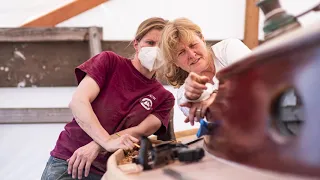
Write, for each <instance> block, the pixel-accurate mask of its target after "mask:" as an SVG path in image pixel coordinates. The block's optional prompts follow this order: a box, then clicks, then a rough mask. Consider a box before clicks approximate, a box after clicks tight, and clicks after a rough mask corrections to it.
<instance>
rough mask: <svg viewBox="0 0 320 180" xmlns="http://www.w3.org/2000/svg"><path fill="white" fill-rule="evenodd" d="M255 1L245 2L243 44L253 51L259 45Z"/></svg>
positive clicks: (257, 10) (247, 0)
mask: <svg viewBox="0 0 320 180" xmlns="http://www.w3.org/2000/svg"><path fill="white" fill-rule="evenodd" d="M256 2H257V1H256V0H246V13H245V28H244V43H245V44H246V45H247V46H248V47H249V48H250V49H253V48H255V47H257V46H258V45H259V39H258V36H259V8H258V7H257V6H256Z"/></svg>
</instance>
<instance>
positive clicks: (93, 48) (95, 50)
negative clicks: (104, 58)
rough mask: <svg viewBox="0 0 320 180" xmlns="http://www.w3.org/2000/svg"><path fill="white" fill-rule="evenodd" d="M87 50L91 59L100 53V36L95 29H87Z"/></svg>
mask: <svg viewBox="0 0 320 180" xmlns="http://www.w3.org/2000/svg"><path fill="white" fill-rule="evenodd" d="M89 48H90V56H91V57H92V56H95V55H97V54H99V53H100V52H101V51H102V48H101V35H100V33H99V30H98V28H97V27H90V28H89Z"/></svg>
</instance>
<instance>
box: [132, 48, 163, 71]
mask: <svg viewBox="0 0 320 180" xmlns="http://www.w3.org/2000/svg"><path fill="white" fill-rule="evenodd" d="M138 58H139V60H140V62H141V64H142V66H143V67H145V68H147V69H148V70H149V71H150V72H151V71H153V70H156V69H159V68H160V67H161V66H162V65H163V64H164V61H163V59H162V58H160V49H159V48H158V47H142V48H141V49H140V51H139V53H138Z"/></svg>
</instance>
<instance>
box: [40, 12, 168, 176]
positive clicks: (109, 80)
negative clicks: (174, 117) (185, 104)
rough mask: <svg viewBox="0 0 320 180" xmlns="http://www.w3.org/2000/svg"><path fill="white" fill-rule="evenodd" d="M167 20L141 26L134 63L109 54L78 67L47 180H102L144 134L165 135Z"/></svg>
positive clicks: (106, 53) (95, 57)
mask: <svg viewBox="0 0 320 180" xmlns="http://www.w3.org/2000/svg"><path fill="white" fill-rule="evenodd" d="M166 23H167V21H166V20H164V19H162V18H149V19H147V20H145V21H143V22H142V23H141V24H140V26H139V27H138V30H137V33H136V36H135V39H134V41H133V47H134V49H135V52H136V53H135V55H134V57H133V59H128V58H124V57H122V56H120V55H117V54H116V53H114V52H111V51H104V52H101V53H100V54H98V55H96V56H94V57H92V58H90V59H89V60H87V61H86V62H84V63H83V64H81V65H79V66H78V67H77V68H76V69H75V76H76V78H77V81H78V83H79V85H78V87H77V88H76V90H75V92H74V94H73V97H72V100H71V102H70V105H69V107H70V109H71V110H72V113H73V115H74V118H73V119H72V121H71V122H69V123H67V124H66V126H65V128H64V130H63V131H62V132H61V133H60V136H59V138H58V140H57V142H56V145H55V147H54V149H53V150H52V151H51V153H50V158H49V160H48V162H47V165H46V167H45V170H44V172H43V174H42V178H41V179H42V180H49V179H64V180H65V179H75V178H78V179H82V178H83V179H91V180H93V179H101V177H102V175H103V174H104V173H105V172H106V162H107V160H108V157H109V156H110V155H111V153H112V152H114V151H116V150H117V149H130V148H133V146H134V144H135V143H137V142H138V138H139V137H141V136H149V135H152V134H156V135H159V134H162V133H165V131H166V128H167V126H168V122H169V117H170V110H171V109H172V107H173V106H174V97H173V95H172V94H171V93H170V92H169V91H167V90H166V89H165V88H164V87H163V85H162V84H161V83H159V82H158V81H157V80H156V79H155V72H156V71H157V69H158V68H159V67H160V66H161V65H162V63H161V62H159V58H157V54H158V52H159V50H158V48H157V45H158V42H159V40H160V35H161V31H162V29H163V28H164V26H165V24H166Z"/></svg>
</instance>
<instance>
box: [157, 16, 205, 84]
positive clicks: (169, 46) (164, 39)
mask: <svg viewBox="0 0 320 180" xmlns="http://www.w3.org/2000/svg"><path fill="white" fill-rule="evenodd" d="M194 34H196V35H197V36H199V37H200V38H201V39H203V35H202V31H201V28H200V27H199V26H198V25H196V24H194V23H193V22H192V21H191V20H189V19H187V18H178V19H176V20H174V21H170V22H168V23H167V25H166V26H165V28H164V29H163V31H162V36H161V40H160V44H159V47H160V49H161V53H162V57H163V58H164V60H165V62H166V67H167V68H166V72H165V77H166V78H167V81H168V83H169V84H170V85H172V86H174V87H180V86H181V85H183V83H184V81H185V79H186V78H187V77H188V74H189V72H187V71H185V70H183V69H181V68H180V67H178V66H176V65H175V63H174V62H175V61H176V59H177V57H178V44H179V43H180V42H184V43H190V42H191V41H193V36H194Z"/></svg>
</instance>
